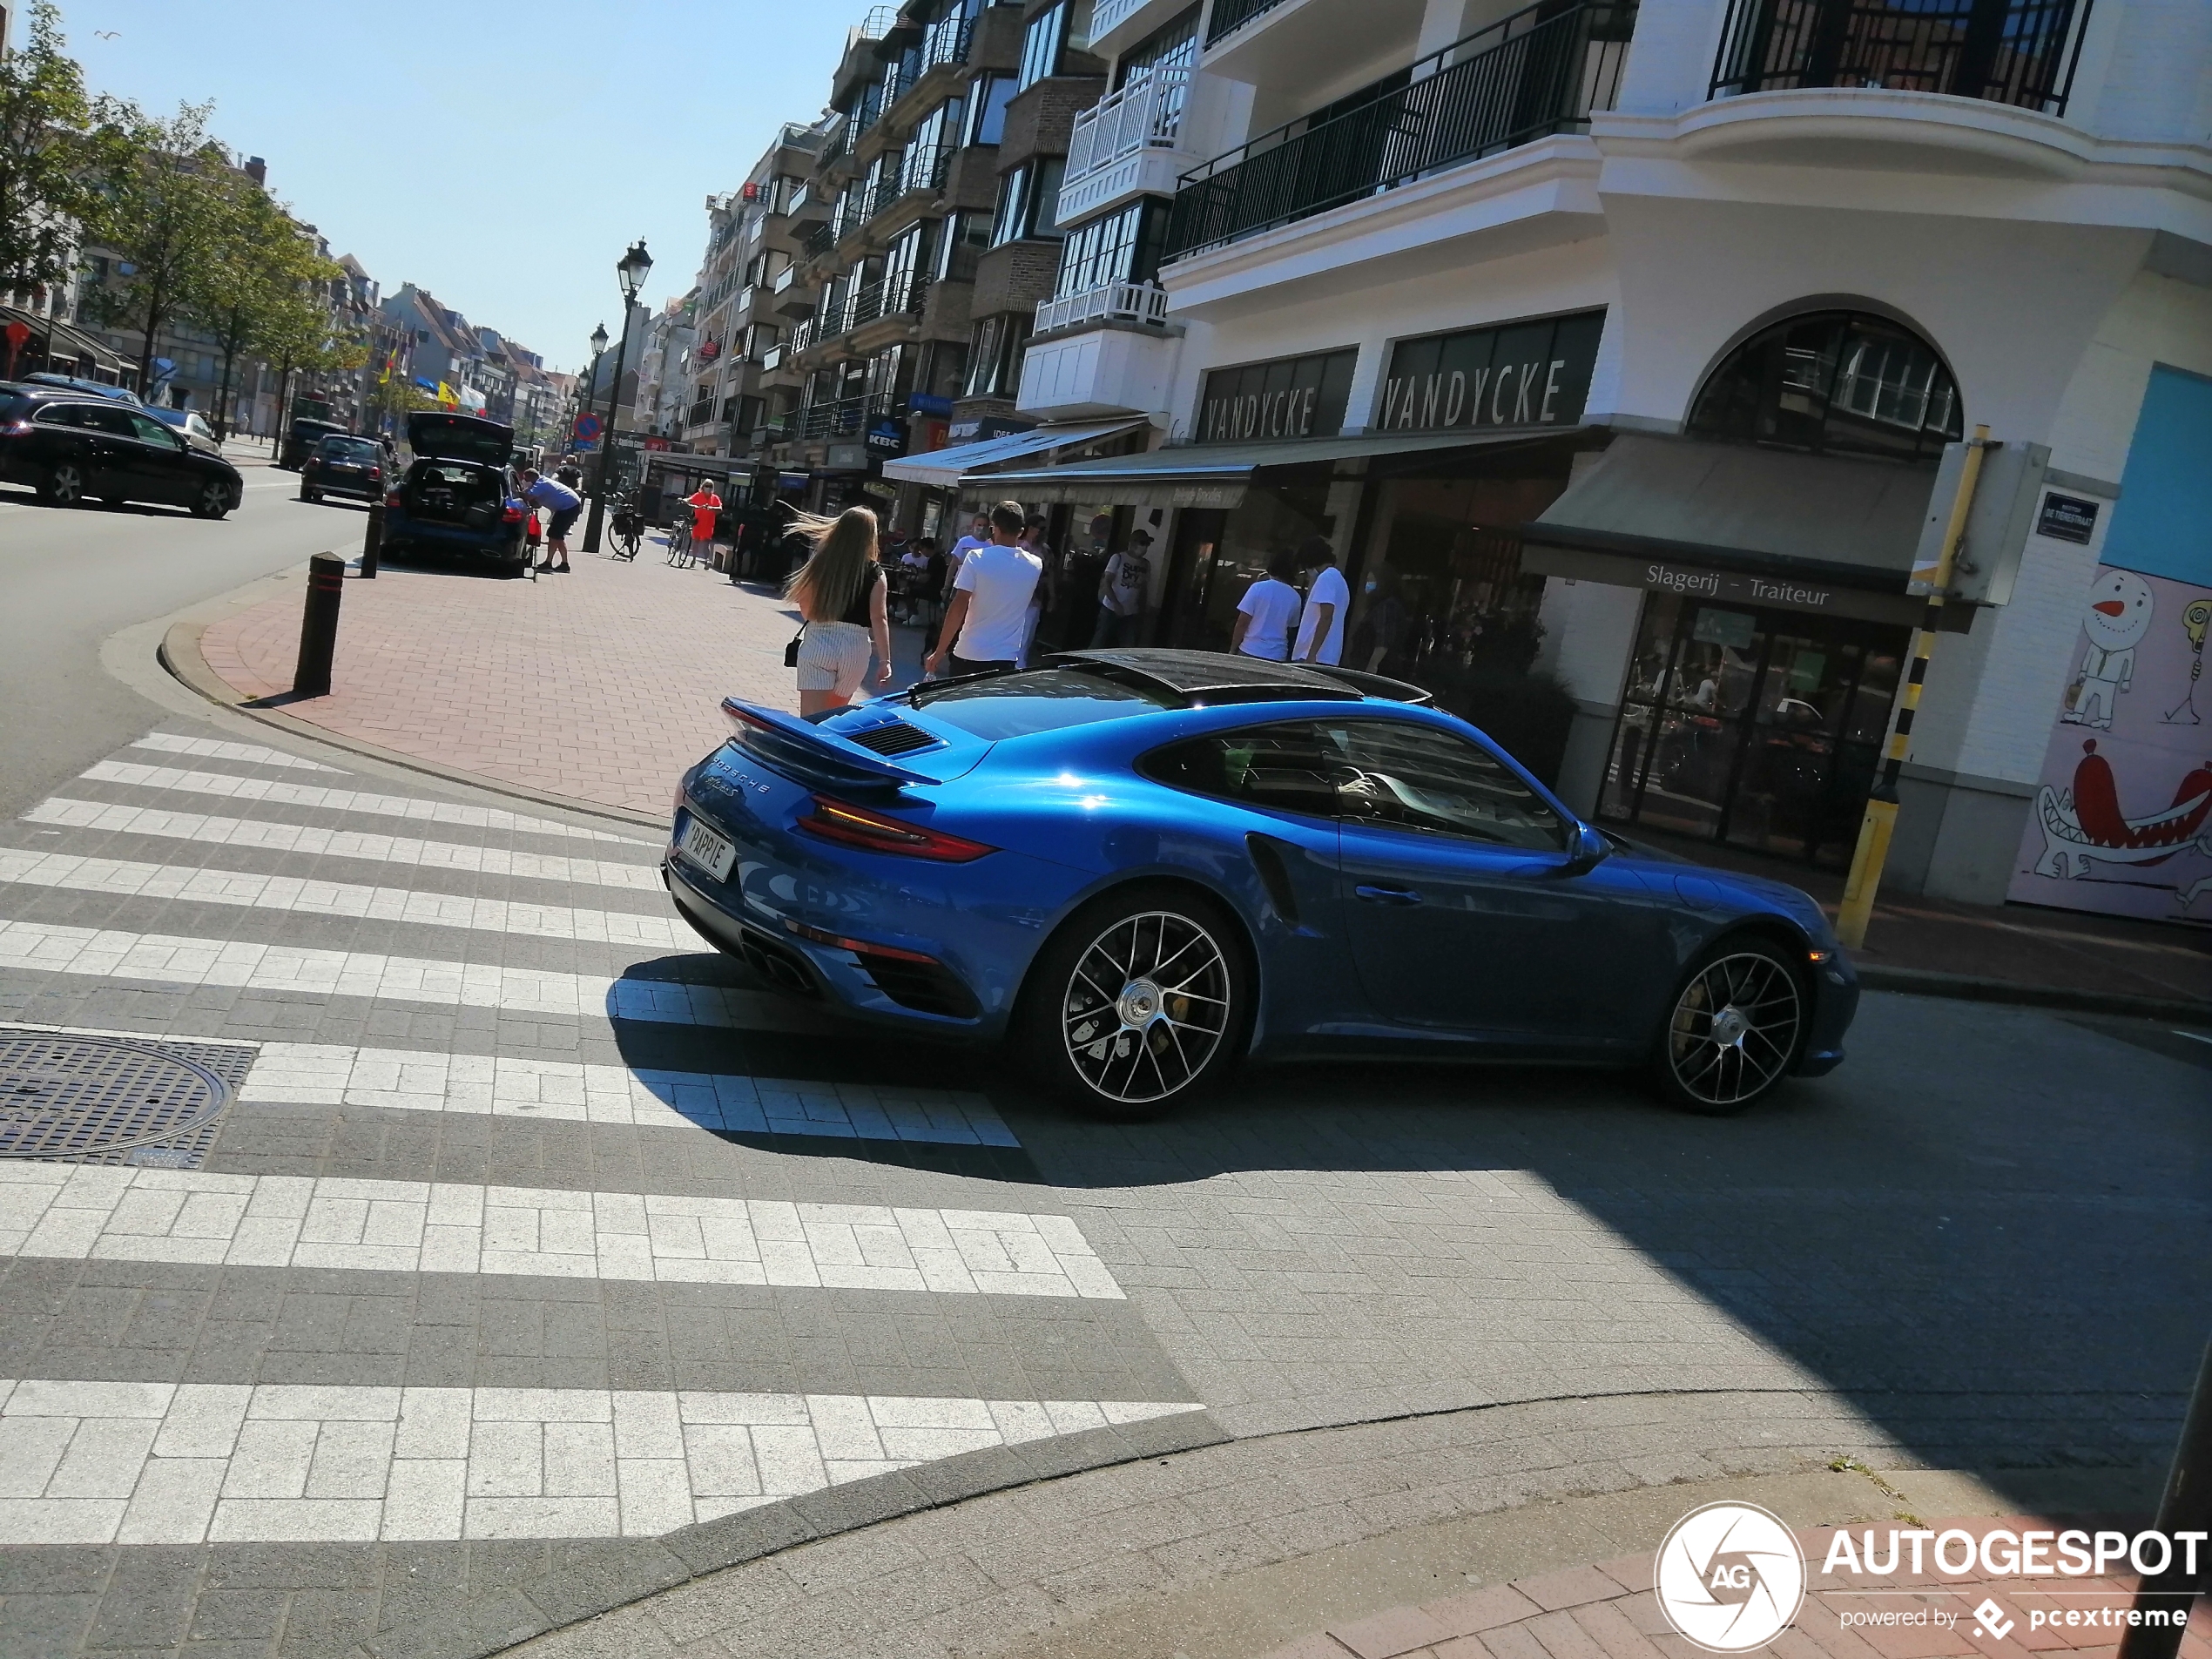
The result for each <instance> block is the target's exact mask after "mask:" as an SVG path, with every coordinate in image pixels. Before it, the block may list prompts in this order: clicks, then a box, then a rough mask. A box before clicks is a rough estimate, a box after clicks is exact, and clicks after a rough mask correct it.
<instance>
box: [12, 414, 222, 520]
mask: <svg viewBox="0 0 2212 1659" xmlns="http://www.w3.org/2000/svg"><path fill="white" fill-rule="evenodd" d="M0 480H5V481H6V482H10V483H18V484H29V485H30V487H31V488H32V489H36V490H37V492H38V496H39V499H40V500H42V501H44V502H46V503H47V504H48V505H49V506H52V507H74V506H76V505H78V503H79V502H82V501H83V500H84V498H85V497H86V496H91V497H92V498H93V499H94V500H96V501H101V502H106V503H108V504H109V505H110V506H116V505H119V504H120V503H122V502H126V501H143V502H160V503H162V504H163V505H164V506H169V507H188V508H190V509H192V513H193V515H194V516H197V517H199V518H220V517H222V516H224V515H225V514H226V513H227V512H229V511H230V510H231V509H233V508H234V507H236V506H237V505H238V502H239V492H240V491H241V489H243V488H244V483H243V481H242V480H240V478H239V475H238V469H237V468H235V467H233V466H232V465H231V463H230V462H227V461H226V460H224V459H223V458H222V456H220V455H210V454H208V453H207V452H206V450H204V449H199V448H194V447H193V445H192V443H191V442H188V441H187V440H186V439H185V435H184V434H182V433H180V432H177V431H174V430H172V429H171V428H168V427H165V426H164V425H162V423H161V422H160V421H157V420H155V419H154V418H153V417H152V415H148V414H146V413H145V410H143V409H134V408H130V407H128V406H127V405H125V404H122V403H117V402H112V401H107V400H105V399H100V398H90V397H84V396H82V395H78V394H77V393H75V392H64V391H61V390H58V389H57V388H48V387H44V386H25V385H21V384H16V385H0Z"/></svg>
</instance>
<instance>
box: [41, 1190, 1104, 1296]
mask: <svg viewBox="0 0 2212 1659" xmlns="http://www.w3.org/2000/svg"><path fill="white" fill-rule="evenodd" d="M0 1254H5V1255H10V1256H24V1257H37V1258H50V1259H51V1258H60V1259H64V1260H70V1261H87V1260H89V1261H139V1262H176V1263H199V1264H206V1265H222V1266H228V1267H278V1268H284V1267H302V1268H326V1269H353V1270H356V1271H373V1272H401V1273H483V1274H489V1275H501V1276H511V1275H521V1274H529V1275H536V1276H541V1277H553V1278H589V1279H604V1280H623V1281H644V1282H647V1283H664V1284H666V1283H678V1284H695V1285H779V1286H805V1287H811V1288H819V1289H825V1290H870V1291H931V1292H934V1293H938V1294H941V1295H981V1296H1056V1297H1079V1298H1089V1299H1094V1300H1110V1301H1120V1300H1122V1299H1123V1294H1122V1289H1121V1286H1120V1285H1117V1284H1116V1283H1115V1281H1114V1277H1113V1275H1112V1274H1111V1273H1110V1272H1109V1271H1107V1268H1106V1265H1105V1264H1104V1263H1103V1262H1101V1261H1100V1260H1099V1259H1098V1257H1097V1255H1096V1252H1095V1251H1092V1249H1091V1248H1090V1245H1089V1244H1088V1243H1087V1242H1086V1241H1085V1240H1084V1238H1083V1236H1082V1231H1081V1230H1080V1229H1079V1228H1077V1227H1076V1224H1075V1223H1074V1222H1073V1221H1071V1220H1069V1218H1068V1217H1065V1216H1048V1215H1026V1214H1022V1213H1020V1212H1015V1211H974V1210H920V1209H906V1208H894V1207H891V1206H886V1205H878V1204H786V1203H779V1202H772V1201H769V1200H765V1199H745V1198H698V1197H677V1196H672V1195H666V1194H660V1193H633V1192H591V1191H569V1190H559V1189H554V1188H536V1187H496V1186H475V1185H469V1184H457V1183H448V1182H438V1183H431V1182H426V1181H366V1180H351V1179H336V1178H327V1177H310V1176H280V1175H217V1174H210V1173H208V1172H206V1171H205V1170H149V1169H133V1168H129V1167H125V1166H121V1165H112V1164H111V1165H94V1164H66V1163H28V1162H24V1163H10V1162H7V1161H3V1160H0Z"/></svg>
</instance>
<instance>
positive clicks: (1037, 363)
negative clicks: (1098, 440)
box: [1015, 318, 1182, 420]
mask: <svg viewBox="0 0 2212 1659" xmlns="http://www.w3.org/2000/svg"><path fill="white" fill-rule="evenodd" d="M1040 321H1041V322H1042V318H1040ZM1181 343H1182V342H1181V341H1179V340H1178V339H1177V337H1176V336H1175V335H1174V334H1170V333H1168V332H1167V331H1166V330H1164V329H1157V328H1151V327H1136V328H1087V329H1081V330H1069V329H1067V328H1065V327H1063V328H1062V332H1061V333H1059V334H1055V335H1053V336H1051V337H1050V338H1038V337H1033V338H1032V339H1031V340H1030V341H1029V345H1028V350H1027V352H1026V353H1025V354H1023V356H1022V387H1021V390H1020V392H1019V394H1018V395H1017V396H1016V400H1015V407H1016V408H1019V409H1020V410H1021V412H1022V414H1024V415H1040V416H1043V417H1047V418H1049V419H1052V420H1063V419H1068V420H1072V419H1077V418H1080V417H1082V416H1087V415H1120V414H1130V415H1150V414H1155V413H1164V412H1165V411H1166V409H1167V408H1168V404H1169V401H1170V396H1171V393H1172V388H1173V387H1174V385H1175V359H1176V353H1177V350H1178V349H1179V348H1180V347H1181Z"/></svg>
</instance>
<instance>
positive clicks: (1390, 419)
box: [1373, 311, 1605, 432]
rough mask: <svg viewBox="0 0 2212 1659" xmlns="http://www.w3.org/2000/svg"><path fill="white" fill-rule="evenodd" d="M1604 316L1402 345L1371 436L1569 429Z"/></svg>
mask: <svg viewBox="0 0 2212 1659" xmlns="http://www.w3.org/2000/svg"><path fill="white" fill-rule="evenodd" d="M1604 327H1605V313H1604V312H1602V311H1578V312H1575V313H1572V314H1568V315H1566V316H1560V317H1538V318H1536V319H1534V320H1533V321H1529V322H1509V323H1501V324H1499V325H1497V326H1496V327H1490V328H1468V329H1463V330H1461V331H1460V333H1457V334H1429V335H1426V336H1425V337H1424V338H1422V339H1420V340H1401V341H1399V342H1398V344H1397V346H1396V347H1394V348H1393V350H1392V352H1391V354H1390V373H1389V374H1388V375H1386V377H1385V378H1384V381H1383V383H1382V388H1381V390H1380V391H1379V394H1378V395H1377V397H1376V405H1375V420H1374V427H1373V429H1374V430H1375V431H1377V432H1453V431H1468V432H1476V431H1484V430H1487V429H1488V428H1494V427H1523V426H1572V425H1574V424H1575V422H1577V421H1580V420H1581V418H1582V404H1583V401H1584V400H1585V399H1586V398H1588V396H1589V391H1590V373H1591V370H1592V369H1593V368H1595V365H1596V362H1597V342H1598V336H1599V334H1601V333H1602V332H1603V330H1604Z"/></svg>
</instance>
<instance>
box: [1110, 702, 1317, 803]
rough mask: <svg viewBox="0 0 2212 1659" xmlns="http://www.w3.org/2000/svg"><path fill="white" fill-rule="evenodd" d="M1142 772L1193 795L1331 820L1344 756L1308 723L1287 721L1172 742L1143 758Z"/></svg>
mask: <svg viewBox="0 0 2212 1659" xmlns="http://www.w3.org/2000/svg"><path fill="white" fill-rule="evenodd" d="M1142 770H1143V772H1144V775H1145V776H1146V777H1148V778H1150V779H1153V780H1154V781H1155V782H1157V783H1163V784H1165V785H1167V786H1169V787H1170V788H1172V789H1187V790H1189V791H1190V792H1191V793H1193V794H1196V795H1211V796H1212V797H1214V798H1215V799H1219V800H1233V801H1238V802H1241V803H1242V804H1244V805H1245V806H1263V807H1266V808H1269V809H1270V810H1271V811H1274V812H1280V813H1305V814H1306V815H1307V816H1308V817H1312V818H1333V817H1334V816H1336V812H1337V802H1336V792H1337V783H1336V780H1337V779H1338V778H1339V776H1341V775H1342V774H1343V772H1344V757H1343V754H1342V752H1341V751H1340V750H1339V746H1338V745H1337V744H1336V743H1335V742H1333V741H1332V740H1331V738H1329V737H1328V736H1326V735H1325V734H1324V733H1323V732H1321V730H1320V729H1319V728H1318V726H1316V725H1314V724H1313V723H1312V721H1310V720H1286V721H1284V722H1281V723H1279V724H1278V725H1264V726H1255V727H1252V728H1251V729H1249V730H1246V731H1243V732H1220V733H1217V734H1216V735H1214V736H1211V737H1204V738H1190V740H1188V741H1187V742H1184V743H1177V744H1171V745H1169V746H1168V747H1167V748H1164V749H1159V750H1155V751H1154V752H1152V753H1151V754H1150V755H1148V756H1146V757H1145V758H1144V759H1143V762H1142Z"/></svg>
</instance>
